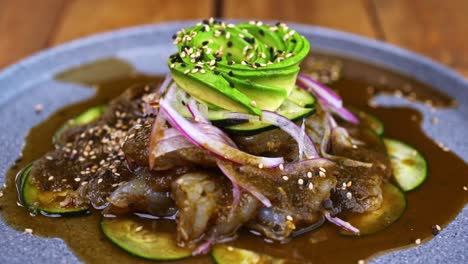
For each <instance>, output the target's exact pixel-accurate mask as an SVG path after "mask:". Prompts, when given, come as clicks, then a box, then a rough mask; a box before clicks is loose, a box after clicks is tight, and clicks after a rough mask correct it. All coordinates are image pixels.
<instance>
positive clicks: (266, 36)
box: [168, 21, 310, 115]
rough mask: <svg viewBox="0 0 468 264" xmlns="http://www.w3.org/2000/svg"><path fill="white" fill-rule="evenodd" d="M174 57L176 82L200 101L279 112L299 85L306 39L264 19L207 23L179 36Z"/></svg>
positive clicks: (256, 111)
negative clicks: (250, 21) (236, 22)
mask: <svg viewBox="0 0 468 264" xmlns="http://www.w3.org/2000/svg"><path fill="white" fill-rule="evenodd" d="M174 44H176V45H177V47H178V53H176V54H173V55H171V56H170V58H169V60H168V65H169V66H170V68H171V72H172V74H173V77H174V80H175V82H176V83H177V85H178V86H179V87H180V88H182V89H183V90H185V91H186V92H187V93H189V94H190V95H192V96H193V97H195V98H196V99H197V100H198V101H201V102H205V103H207V104H209V105H216V106H218V107H219V108H222V109H226V110H230V111H235V112H241V113H251V114H255V115H260V114H261V109H264V110H271V111H275V110H277V108H278V107H279V106H280V105H281V104H282V103H283V102H284V101H285V100H286V99H287V97H288V96H289V94H290V93H291V91H292V89H293V88H294V85H295V81H296V76H297V73H298V72H299V64H300V63H301V61H302V60H303V59H304V58H305V56H306V55H307V54H308V53H309V50H310V45H309V42H308V41H307V39H305V38H304V37H303V36H301V35H300V34H298V33H297V32H295V31H294V30H292V29H290V28H288V27H287V26H286V25H285V24H279V25H277V26H271V25H266V24H265V25H264V24H263V23H248V24H239V25H237V26H236V25H229V26H228V25H226V24H225V23H223V22H214V21H213V22H210V21H208V22H205V23H203V24H199V25H196V26H194V27H191V28H187V29H183V30H181V31H179V32H178V33H177V34H176V35H174Z"/></svg>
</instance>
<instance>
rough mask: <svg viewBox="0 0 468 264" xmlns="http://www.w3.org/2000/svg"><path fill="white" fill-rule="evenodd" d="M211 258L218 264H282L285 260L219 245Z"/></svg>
mask: <svg viewBox="0 0 468 264" xmlns="http://www.w3.org/2000/svg"><path fill="white" fill-rule="evenodd" d="M211 256H212V257H213V259H214V261H215V262H216V263H218V264H233V263H236V264H267V263H268V264H281V263H286V261H285V260H284V259H277V258H273V257H271V256H268V255H265V254H259V253H256V252H253V251H250V250H246V249H241V248H235V247H231V246H226V245H217V246H215V247H214V248H213V250H212V251H211Z"/></svg>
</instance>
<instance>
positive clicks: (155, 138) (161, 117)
mask: <svg viewBox="0 0 468 264" xmlns="http://www.w3.org/2000/svg"><path fill="white" fill-rule="evenodd" d="M166 129H167V124H166V118H165V114H164V113H163V112H162V111H160V112H159V113H158V115H157V116H156V118H155V119H154V122H153V127H152V128H151V134H150V141H149V145H148V153H149V155H148V164H149V168H150V169H153V168H154V165H155V161H156V159H155V157H154V155H152V154H151V153H152V151H153V150H154V149H155V148H156V145H157V144H158V142H159V141H160V140H161V138H162V137H163V136H164V130H166Z"/></svg>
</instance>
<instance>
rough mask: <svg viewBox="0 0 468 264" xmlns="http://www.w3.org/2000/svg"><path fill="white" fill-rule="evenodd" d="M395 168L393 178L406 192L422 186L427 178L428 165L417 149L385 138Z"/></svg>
mask: <svg viewBox="0 0 468 264" xmlns="http://www.w3.org/2000/svg"><path fill="white" fill-rule="evenodd" d="M383 141H384V143H385V146H386V147H387V153H388V156H389V157H390V161H391V163H392V168H393V177H394V178H395V181H396V182H397V184H398V185H399V186H400V187H401V189H402V190H403V191H405V192H407V191H411V190H414V189H415V188H417V187H418V186H420V185H421V184H422V183H423V182H424V181H425V180H426V177H427V163H426V160H425V159H424V157H423V155H422V154H421V153H420V152H419V151H418V150H416V149H415V148H413V147H411V146H409V145H407V144H405V143H403V142H400V141H398V140H394V139H389V138H384V140H383Z"/></svg>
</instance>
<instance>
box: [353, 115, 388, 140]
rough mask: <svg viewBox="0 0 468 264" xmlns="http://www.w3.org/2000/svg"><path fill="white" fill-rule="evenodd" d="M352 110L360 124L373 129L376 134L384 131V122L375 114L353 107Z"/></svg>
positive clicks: (380, 134) (381, 133) (379, 134)
mask: <svg viewBox="0 0 468 264" xmlns="http://www.w3.org/2000/svg"><path fill="white" fill-rule="evenodd" d="M352 112H353V113H354V114H356V115H357V116H358V118H359V121H361V123H362V125H364V126H365V127H367V128H369V129H370V130H372V131H374V132H375V133H376V134H377V135H378V136H382V135H383V133H384V131H385V127H384V124H383V122H382V121H381V120H380V119H378V118H377V117H376V116H374V115H371V114H369V113H367V112H364V111H361V110H357V109H353V110H352Z"/></svg>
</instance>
